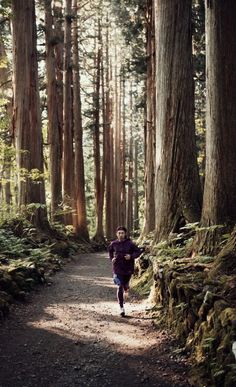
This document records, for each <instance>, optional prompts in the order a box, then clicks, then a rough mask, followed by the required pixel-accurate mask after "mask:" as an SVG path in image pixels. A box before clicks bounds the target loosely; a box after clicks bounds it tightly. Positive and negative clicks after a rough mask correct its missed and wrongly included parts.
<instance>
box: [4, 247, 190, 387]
mask: <svg viewBox="0 0 236 387" xmlns="http://www.w3.org/2000/svg"><path fill="white" fill-rule="evenodd" d="M35 293H37V294H35ZM144 309H145V305H144V302H141V301H139V300H138V299H136V298H135V295H131V300H130V302H129V303H127V304H126V311H127V313H128V317H127V318H122V317H120V316H119V310H118V307H117V303H116V299H115V286H114V285H113V284H112V281H111V267H110V262H109V260H108V259H107V256H106V254H83V255H79V256H78V257H75V258H74V260H73V261H72V262H71V263H69V264H68V265H67V266H66V267H65V268H64V270H63V271H62V272H60V273H58V274H57V275H56V276H55V277H54V278H53V284H52V286H50V287H49V286H48V287H44V288H43V289H42V288H41V287H40V288H39V289H37V290H36V291H35V292H34V294H31V295H30V297H29V299H28V301H27V303H26V304H24V305H23V304H19V305H14V307H13V308H12V311H11V313H10V316H9V317H8V318H7V319H6V320H5V321H4V322H3V323H1V325H0V386H1V387H7V386H9V387H10V386H11V387H18V386H21V387H30V386H34V387H35V386H55V387H59V386H63V387H67V386H68V387H72V386H78V387H83V386H86V387H95V386H96V387H106V386H113V387H131V386H135V387H138V386H145V385H146V386H156V387H157V386H162V387H165V386H179V387H180V386H188V385H189V384H188V382H187V365H186V364H185V363H186V362H185V359H184V358H181V357H178V359H177V358H176V357H175V356H173V354H172V351H171V350H172V349H173V348H174V346H175V343H174V342H173V340H172V339H170V337H169V336H168V335H167V334H166V332H164V331H158V330H156V329H155V328H154V327H153V325H152V320H151V319H150V317H149V316H148V315H147V313H146V312H145V310H144Z"/></svg>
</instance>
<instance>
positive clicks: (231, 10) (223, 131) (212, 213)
mask: <svg viewBox="0 0 236 387" xmlns="http://www.w3.org/2000/svg"><path fill="white" fill-rule="evenodd" d="M235 18H236V3H235V1H233V0H226V1H215V0H211V1H209V0H208V1H206V57H207V65H206V67H207V116H206V127H207V135H206V177H205V189H204V200H203V212H202V220H201V223H202V224H203V225H205V226H210V225H216V224H222V223H232V222H233V223H235V221H236V206H235V203H236V153H235V149H236V130H235V125H236V124H235V123H236V107H235V101H236V72H235V63H236V43H235V20H236V19H235Z"/></svg>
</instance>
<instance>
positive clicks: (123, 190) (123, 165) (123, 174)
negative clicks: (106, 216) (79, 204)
mask: <svg viewBox="0 0 236 387" xmlns="http://www.w3.org/2000/svg"><path fill="white" fill-rule="evenodd" d="M120 80H121V87H120V88H121V95H122V104H121V107H122V109H121V112H122V114H121V119H120V124H121V126H122V127H121V150H120V153H121V214H120V216H121V221H120V222H121V224H125V214H126V185H125V182H126V162H125V156H126V146H125V145H126V136H125V77H124V70H123V73H122V74H121V79H120Z"/></svg>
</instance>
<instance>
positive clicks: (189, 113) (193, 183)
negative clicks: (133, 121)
mask: <svg viewBox="0 0 236 387" xmlns="http://www.w3.org/2000/svg"><path fill="white" fill-rule="evenodd" d="M191 5H192V1H191V0H186V1H178V0H157V1H156V2H155V6H156V9H155V18H156V19H155V26H156V105H157V109H158V111H157V120H156V183H155V187H156V189H155V208H156V239H157V240H161V239H163V238H166V237H168V235H169V233H170V232H176V231H178V229H179V226H180V224H181V222H182V221H183V220H185V221H187V222H195V221H198V220H199V218H200V213H201V189H200V180H199V174H198V167H197V158H196V144H195V128H194V88H193V70H192V36H191Z"/></svg>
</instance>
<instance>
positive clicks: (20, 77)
mask: <svg viewBox="0 0 236 387" xmlns="http://www.w3.org/2000/svg"><path fill="white" fill-rule="evenodd" d="M12 13H13V18H12V26H13V76H14V81H13V87H14V108H13V131H14V134H15V140H16V149H17V163H18V167H19V168H25V169H26V170H27V171H28V172H30V171H31V170H33V169H37V170H38V171H40V173H43V147H42V131H41V116H40V102H39V88H38V67H37V66H38V64H37V51H36V22H35V2H34V0H12ZM22 26H23V27H24V28H23V27H22ZM30 203H39V204H40V205H41V206H38V205H37V206H36V207H35V209H34V213H33V215H32V217H31V219H32V221H33V222H34V224H35V225H36V226H40V227H44V226H46V225H48V222H47V212H46V206H45V187H44V179H43V177H40V178H39V179H37V181H36V182H34V181H33V180H32V179H31V178H30V177H26V179H25V181H22V180H20V181H19V205H20V206H23V207H25V206H27V205H28V204H30ZM37 207H38V208H37Z"/></svg>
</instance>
